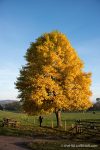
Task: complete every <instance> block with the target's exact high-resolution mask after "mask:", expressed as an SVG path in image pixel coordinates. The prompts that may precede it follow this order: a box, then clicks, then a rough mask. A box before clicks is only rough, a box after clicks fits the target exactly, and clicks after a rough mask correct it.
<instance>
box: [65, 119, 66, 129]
mask: <svg viewBox="0 0 100 150" xmlns="http://www.w3.org/2000/svg"><path fill="white" fill-rule="evenodd" d="M65 131H66V120H65Z"/></svg>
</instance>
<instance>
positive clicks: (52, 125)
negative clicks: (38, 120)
mask: <svg viewBox="0 0 100 150" xmlns="http://www.w3.org/2000/svg"><path fill="white" fill-rule="evenodd" d="M51 127H52V128H53V127H54V124H53V120H52V121H51Z"/></svg>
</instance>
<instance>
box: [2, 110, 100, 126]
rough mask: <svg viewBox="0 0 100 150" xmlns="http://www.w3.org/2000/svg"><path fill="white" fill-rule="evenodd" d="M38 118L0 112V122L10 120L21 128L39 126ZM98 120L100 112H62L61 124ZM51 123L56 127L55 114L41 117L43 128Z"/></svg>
mask: <svg viewBox="0 0 100 150" xmlns="http://www.w3.org/2000/svg"><path fill="white" fill-rule="evenodd" d="M38 117H39V116H29V115H27V114H24V113H15V112H9V111H0V121H2V120H3V118H11V119H14V120H16V121H19V122H20V124H21V125H23V126H32V127H33V126H39V121H38ZM83 119H85V120H98V119H100V111H97V112H95V114H94V113H93V112H74V113H72V112H70V113H64V112H62V123H63V126H64V124H65V121H66V125H68V126H69V125H71V124H72V123H75V121H76V120H83ZM52 122H53V125H54V127H55V126H56V117H55V114H54V113H53V114H49V115H43V123H42V125H43V126H48V127H51V126H52Z"/></svg>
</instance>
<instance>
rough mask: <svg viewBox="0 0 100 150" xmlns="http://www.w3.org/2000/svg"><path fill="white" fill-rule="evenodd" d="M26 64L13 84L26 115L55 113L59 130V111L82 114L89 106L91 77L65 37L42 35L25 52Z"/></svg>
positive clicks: (59, 34) (54, 33) (49, 34)
mask: <svg viewBox="0 0 100 150" xmlns="http://www.w3.org/2000/svg"><path fill="white" fill-rule="evenodd" d="M25 59H26V61H27V64H26V65H25V66H23V67H22V69H21V70H20V76H19V77H18V78H17V81H16V88H17V89H18V90H19V96H18V97H19V98H20V99H21V101H22V103H23V108H24V110H25V111H26V112H27V113H28V114H31V115H32V114H35V113H37V112H38V113H41V112H42V113H43V112H55V114H56V118H57V126H58V127H59V126H61V110H62V109H67V110H84V109H85V110H86V109H87V108H89V107H90V106H91V102H90V96H91V91H90V85H91V73H86V72H84V71H83V67H84V64H83V62H82V60H81V59H80V58H79V56H78V54H77V52H76V51H75V50H74V48H72V46H71V44H70V42H69V41H68V39H67V38H66V36H65V35H64V34H62V33H60V32H58V31H54V32H51V33H45V34H43V35H42V36H40V37H39V38H38V39H37V40H36V41H35V42H33V43H31V45H30V47H29V48H28V50H27V52H26V55H25Z"/></svg>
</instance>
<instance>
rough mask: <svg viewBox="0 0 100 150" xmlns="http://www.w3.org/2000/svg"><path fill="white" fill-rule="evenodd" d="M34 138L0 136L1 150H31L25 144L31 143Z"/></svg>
mask: <svg viewBox="0 0 100 150" xmlns="http://www.w3.org/2000/svg"><path fill="white" fill-rule="evenodd" d="M32 140H33V139H32V138H22V137H11V136H0V150H30V149H28V148H26V146H25V143H27V142H31V141H32Z"/></svg>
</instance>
